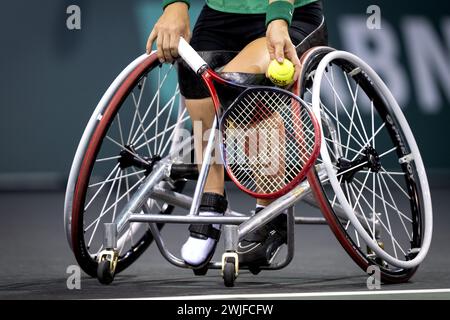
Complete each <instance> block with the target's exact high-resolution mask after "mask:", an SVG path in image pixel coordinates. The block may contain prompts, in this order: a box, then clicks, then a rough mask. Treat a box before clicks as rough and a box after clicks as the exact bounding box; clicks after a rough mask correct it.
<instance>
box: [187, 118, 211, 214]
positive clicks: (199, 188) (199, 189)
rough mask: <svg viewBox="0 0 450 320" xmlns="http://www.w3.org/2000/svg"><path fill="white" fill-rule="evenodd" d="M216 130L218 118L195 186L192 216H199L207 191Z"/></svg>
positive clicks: (190, 212)
mask: <svg viewBox="0 0 450 320" xmlns="http://www.w3.org/2000/svg"><path fill="white" fill-rule="evenodd" d="M216 128H217V116H215V117H214V120H213V123H212V126H211V129H210V130H211V131H210V134H209V138H208V144H207V146H206V150H205V152H204V154H203V158H202V168H201V170H200V173H199V175H198V181H197V184H196V186H195V192H194V197H193V198H192V205H191V209H190V211H189V215H190V216H194V215H198V208H199V207H200V201H201V197H202V194H203V190H204V189H205V184H206V178H207V177H208V172H209V167H210V162H211V158H212V152H213V150H214V141H215V135H216Z"/></svg>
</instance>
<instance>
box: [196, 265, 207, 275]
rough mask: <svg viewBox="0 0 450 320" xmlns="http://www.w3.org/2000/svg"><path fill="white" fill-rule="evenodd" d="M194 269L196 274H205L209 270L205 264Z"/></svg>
mask: <svg viewBox="0 0 450 320" xmlns="http://www.w3.org/2000/svg"><path fill="white" fill-rule="evenodd" d="M193 271H194V274H195V275H196V276H204V275H206V273H207V272H208V267H207V266H205V267H202V268H199V269H193Z"/></svg>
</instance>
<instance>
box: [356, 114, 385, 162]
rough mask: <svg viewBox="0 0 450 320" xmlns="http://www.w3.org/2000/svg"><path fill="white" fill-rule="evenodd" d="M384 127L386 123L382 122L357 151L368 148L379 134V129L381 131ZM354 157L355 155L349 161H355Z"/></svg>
mask: <svg viewBox="0 0 450 320" xmlns="http://www.w3.org/2000/svg"><path fill="white" fill-rule="evenodd" d="M385 125H386V123H385V122H383V123H382V124H381V125H380V127H378V129H377V131H375V133H374V134H373V135H372V137H370V139H369V141H367V143H366V144H365V145H364V146H363V147H362V148H361V150H359V151H360V152H362V151H363V150H364V149H365V148H366V147H367V146H369V145H370V142H371V141H374V140H375V137H376V136H377V135H378V133H380V131H381V129H383V128H384V126H385ZM356 157H357V155H356V156H354V157H353V159H352V160H351V161H354V160H355V159H356Z"/></svg>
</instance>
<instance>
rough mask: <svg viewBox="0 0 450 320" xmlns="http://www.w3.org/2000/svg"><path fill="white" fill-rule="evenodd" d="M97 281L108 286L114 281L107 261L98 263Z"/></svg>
mask: <svg viewBox="0 0 450 320" xmlns="http://www.w3.org/2000/svg"><path fill="white" fill-rule="evenodd" d="M97 279H98V281H99V282H100V283H101V284H110V283H111V282H113V280H114V274H113V273H112V272H111V268H110V262H109V261H108V260H103V261H100V262H99V264H98V267H97Z"/></svg>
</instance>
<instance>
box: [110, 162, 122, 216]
mask: <svg viewBox="0 0 450 320" xmlns="http://www.w3.org/2000/svg"><path fill="white" fill-rule="evenodd" d="M122 178H123V172H122V171H120V176H119V183H118V185H117V191H116V205H115V206H114V211H113V216H112V219H111V223H114V222H115V221H116V213H117V204H118V203H119V201H117V199H118V198H119V194H120V188H121V186H122Z"/></svg>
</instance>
